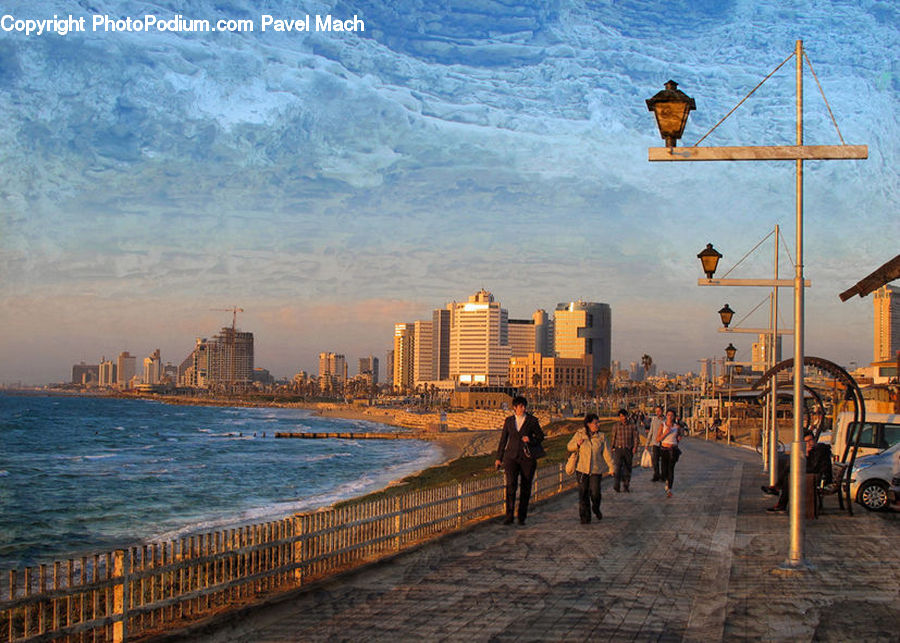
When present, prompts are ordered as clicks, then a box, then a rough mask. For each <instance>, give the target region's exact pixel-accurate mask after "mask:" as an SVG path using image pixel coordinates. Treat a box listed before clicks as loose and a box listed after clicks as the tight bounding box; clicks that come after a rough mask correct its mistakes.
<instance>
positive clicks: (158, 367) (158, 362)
mask: <svg viewBox="0 0 900 643" xmlns="http://www.w3.org/2000/svg"><path fill="white" fill-rule="evenodd" d="M162 368H163V365H162V358H161V357H160V354H159V349H158V348H157V349H156V350H155V351H153V352H152V353H150V355H149V356H147V357H145V358H144V372H143V379H142V381H143V382H144V384H159V382H160V380H162Z"/></svg>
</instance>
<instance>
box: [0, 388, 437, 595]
mask: <svg viewBox="0 0 900 643" xmlns="http://www.w3.org/2000/svg"><path fill="white" fill-rule="evenodd" d="M398 430H402V429H396V428H394V427H390V426H386V425H382V424H377V423H374V422H368V421H362V420H342V419H336V418H324V417H318V416H316V415H314V414H313V412H312V411H309V410H303V409H286V408H245V407H211V406H184V405H178V406H176V405H169V404H164V403H161V402H156V401H149V400H123V399H115V398H106V397H91V396H59V395H36V394H28V395H19V394H5V393H0V572H5V571H6V570H10V569H22V568H24V567H26V566H34V565H37V564H40V563H51V562H53V561H56V560H66V559H68V558H78V557H79V556H82V555H90V554H94V553H105V552H107V551H111V550H113V549H117V548H121V547H127V546H132V545H139V544H142V543H146V542H155V541H160V540H169V539H173V538H178V537H181V536H185V535H188V534H193V533H199V532H205V531H214V530H218V529H225V528H230V527H235V526H237V525H241V524H249V523H254V522H261V521H265V520H271V519H276V518H282V517H285V516H287V515H290V514H292V513H296V512H303V511H307V510H311V509H315V508H318V507H323V506H328V505H331V504H333V503H335V502H337V501H339V500H344V499H347V498H352V497H355V496H359V495H362V494H365V493H368V492H370V491H375V490H378V489H381V488H383V487H385V486H387V485H389V484H390V483H391V482H392V481H395V480H398V479H400V478H403V477H405V476H407V475H409V474H411V473H414V472H416V471H420V470H422V469H424V468H427V467H429V466H432V465H434V464H437V463H439V462H441V461H442V453H441V450H440V448H439V447H438V446H437V445H435V444H433V443H430V442H424V441H420V440H353V439H316V440H298V439H275V433H276V432H283V431H287V432H301V431H309V432H324V431H327V432H335V431H340V432H364V431H379V432H387V431H398ZM3 577H5V576H3Z"/></svg>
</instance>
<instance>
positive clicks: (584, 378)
mask: <svg viewBox="0 0 900 643" xmlns="http://www.w3.org/2000/svg"><path fill="white" fill-rule="evenodd" d="M591 361H592V357H591V356H590V355H583V356H582V357H579V358H566V357H544V356H543V355H541V354H540V353H531V354H529V355H525V356H523V357H512V358H510V360H509V384H510V386H514V387H516V388H519V389H523V388H537V389H541V390H543V391H554V390H555V391H559V392H568V393H574V392H582V391H587V390H590V389H591V381H590V378H589V375H588V371H589V370H590V369H591Z"/></svg>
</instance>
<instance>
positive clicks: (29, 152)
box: [0, 0, 900, 384]
mask: <svg viewBox="0 0 900 643" xmlns="http://www.w3.org/2000/svg"><path fill="white" fill-rule="evenodd" d="M0 13H2V14H3V16H2V20H0V28H2V30H0V87H2V91H0V111H2V113H3V114H4V119H2V121H0V159H2V169H3V171H2V172H0V326H2V328H3V333H2V335H0V384H2V383H7V384H8V383H15V382H21V383H23V384H41V383H46V382H59V381H64V380H68V379H69V378H70V376H71V367H72V365H73V364H77V363H78V362H80V361H85V362H87V363H91V364H96V363H97V362H98V361H99V360H100V358H101V357H102V356H106V357H111V356H114V355H117V354H118V353H119V352H121V351H123V350H127V351H130V352H131V353H132V354H133V355H136V356H137V357H138V358H139V360H140V359H142V358H143V357H145V356H147V355H149V354H150V353H151V352H152V351H153V350H154V349H156V348H159V349H160V350H161V353H162V359H163V361H164V362H172V363H175V364H177V363H180V362H181V361H182V360H183V359H184V358H185V357H186V356H187V355H188V354H189V353H190V351H191V349H192V347H193V344H194V341H195V339H196V338H197V337H210V336H212V335H213V334H215V333H216V332H217V330H218V329H219V328H220V327H222V326H226V325H230V324H231V321H232V314H231V312H228V311H227V310H225V309H229V308H232V307H235V306H236V307H240V308H243V311H244V312H242V313H239V314H238V316H237V325H238V327H240V328H241V329H243V330H245V331H251V332H253V333H254V336H255V351H256V365H257V366H258V367H263V368H267V369H269V370H270V371H271V372H272V374H273V375H275V376H277V377H281V376H290V375H292V374H294V373H296V372H297V371H298V370H306V371H308V372H312V373H315V372H316V371H317V363H318V362H317V355H318V353H319V352H321V351H333V352H338V353H343V354H345V355H346V356H347V358H348V362H349V364H350V371H351V374H354V373H355V371H356V360H357V358H358V357H360V356H364V355H369V354H374V355H375V356H377V357H380V358H382V359H383V358H384V355H385V352H386V351H387V350H389V349H390V348H391V343H392V334H393V324H394V323H395V322H403V321H414V320H416V319H430V316H431V311H432V310H433V309H435V308H439V307H443V306H444V305H446V304H447V303H448V302H451V301H464V300H465V299H466V298H467V297H468V296H469V295H470V294H472V293H475V292H476V291H478V290H479V289H481V288H485V289H487V290H489V291H491V292H492V293H493V294H494V296H495V298H496V299H497V300H499V301H500V302H501V303H502V304H503V306H504V308H506V309H508V310H509V314H510V317H513V318H519V317H521V318H527V317H530V316H531V314H532V312H533V311H534V310H536V309H538V308H543V309H545V310H548V311H551V310H552V309H553V308H555V306H556V304H557V303H559V302H566V301H571V300H577V299H583V300H585V301H599V302H605V303H608V304H609V305H610V306H611V308H612V319H613V336H612V356H613V359H616V360H620V361H621V362H623V363H625V364H627V363H628V362H631V361H640V357H641V355H642V354H644V353H648V354H650V355H651V356H652V357H653V360H654V362H655V363H656V364H657V365H658V368H659V369H662V370H668V371H677V372H686V371H689V370H697V368H698V364H697V362H698V360H700V359H703V358H706V357H711V356H714V357H720V356H721V355H722V354H723V347H724V346H725V345H726V344H727V343H728V342H729V341H732V342H733V343H734V345H735V346H736V347H737V348H738V351H739V352H738V355H737V358H736V359H738V360H741V359H742V358H744V359H748V360H749V357H750V345H751V342H752V341H753V338H752V336H750V335H728V336H726V335H722V334H719V333H718V332H717V330H718V328H719V322H718V316H717V315H716V311H717V310H718V309H719V308H720V307H721V306H722V304H723V303H726V302H727V303H729V304H730V306H731V307H732V308H733V309H734V310H735V311H736V313H737V314H736V317H735V320H736V321H735V323H740V324H741V325H742V326H743V327H761V326H767V325H768V313H767V303H765V302H767V298H768V291H767V290H765V289H757V288H700V287H698V286H697V279H698V278H699V277H702V273H701V270H700V264H699V261H698V260H697V259H696V254H697V253H698V252H699V251H700V250H701V249H702V248H703V247H704V246H705V245H706V243H708V242H711V243H713V244H714V245H715V247H716V248H717V249H718V250H719V251H720V252H721V253H722V254H723V255H724V258H723V260H722V268H721V269H720V272H719V275H721V274H723V272H724V271H727V270H728V269H729V268H730V267H732V266H734V265H735V264H737V263H738V262H739V260H740V259H741V257H743V256H744V255H745V254H746V253H747V252H749V251H750V250H751V249H752V248H753V247H754V246H755V245H756V244H757V243H758V242H759V241H760V240H762V239H763V238H764V237H766V236H767V235H768V234H769V233H770V232H771V231H772V230H773V228H774V226H775V225H776V224H778V225H780V226H781V233H782V236H783V238H784V241H783V243H782V244H781V253H780V258H779V270H780V275H781V276H782V277H789V276H792V275H793V261H794V259H793V257H794V255H795V225H794V212H795V198H796V197H795V172H794V164H793V162H757V163H649V162H648V160H647V148H649V147H658V146H661V145H662V141H661V140H660V139H659V135H658V132H657V130H656V126H655V122H654V119H653V115H652V114H651V113H650V112H648V111H647V107H646V105H645V102H644V101H645V99H647V98H649V97H651V96H653V95H654V94H655V93H656V92H657V91H659V90H661V89H662V87H663V84H664V83H665V82H666V81H667V80H669V79H673V80H675V81H676V82H678V83H679V88H680V89H682V90H683V91H685V93H687V94H688V95H690V96H691V97H693V98H694V99H695V101H696V105H697V110H696V111H695V112H693V113H692V114H691V116H690V118H689V121H688V125H687V130H686V133H685V136H684V140H683V141H682V142H681V144H682V145H693V144H695V143H696V141H697V140H698V139H699V138H700V137H701V136H703V134H705V133H706V132H707V131H709V130H710V129H711V128H712V127H713V126H714V125H715V124H716V122H718V121H719V120H720V119H721V118H722V117H723V116H725V114H726V113H727V112H728V111H729V110H730V109H731V108H732V107H734V106H735V105H736V104H737V103H738V102H739V101H740V100H741V99H742V98H744V97H745V96H746V95H747V93H748V92H749V91H750V90H751V89H753V87H755V86H756V85H757V84H758V83H759V82H760V81H761V80H763V78H764V77H765V76H766V75H767V74H769V73H770V72H771V71H772V70H774V69H775V68H776V67H777V66H778V65H779V64H780V63H782V62H783V61H784V60H785V59H786V58H788V57H789V56H790V55H791V54H792V52H793V50H794V43H795V41H796V40H798V39H800V40H803V42H804V46H805V50H806V55H807V57H808V59H809V61H810V62H811V63H812V66H813V69H814V71H815V73H816V76H817V78H818V81H819V83H821V87H822V90H823V91H824V94H825V97H826V98H827V100H828V104H829V105H830V107H831V110H832V112H833V113H834V117H835V119H836V121H837V124H838V126H839V127H840V132H841V134H842V135H843V138H844V140H845V141H846V142H847V143H850V144H859V145H868V147H869V158H868V159H867V160H854V161H846V160H842V161H813V162H807V163H806V164H805V179H804V208H805V210H804V212H805V214H804V231H805V234H804V264H805V266H804V270H805V276H806V277H807V278H808V279H810V280H811V282H812V288H810V289H808V291H807V295H806V316H807V324H806V353H807V354H808V355H816V356H819V357H824V358H826V359H830V360H832V361H835V362H837V363H839V364H843V365H845V366H846V365H849V364H850V363H851V362H856V363H858V364H860V365H862V364H867V363H868V362H869V361H870V360H871V359H872V326H873V322H872V303H871V297H867V298H859V297H857V298H854V299H853V300H851V301H848V302H846V303H841V302H840V300H839V299H838V293H840V292H841V291H843V290H845V289H846V288H848V287H849V286H851V285H853V284H854V283H855V282H856V281H858V280H859V279H861V278H862V277H864V276H865V275H867V274H868V273H869V272H871V271H872V270H874V269H875V268H877V267H878V266H880V265H881V264H882V263H884V262H885V261H887V260H888V259H890V258H892V257H893V256H895V255H896V254H897V252H898V245H900V244H898V243H897V239H898V238H900V218H898V216H897V210H898V208H897V205H898V186H900V181H898V176H897V167H898V158H897V157H898V141H900V135H898V134H900V132H898V117H897V110H898V86H900V79H898V63H897V56H896V52H897V51H898V49H900V42H898V40H900V36H898V34H900V30H898V29H897V25H898V24H900V15H898V6H897V5H896V4H895V3H892V2H885V1H882V0H860V1H858V2H841V1H831V0H821V1H819V0H810V1H807V2H784V1H780V0H770V1H765V0H764V1H759V0H746V1H743V0H741V1H733V2H728V1H719V0H693V1H688V0H681V1H664V0H658V1H657V0H640V1H638V0H632V1H629V0H606V1H603V0H598V1H591V2H588V1H586V0H542V1H535V2H515V1H514V0H508V1H506V0H505V1H502V2H501V1H500V0H442V1H440V2H439V1H437V0H435V1H429V0H362V1H351V0H338V1H334V0H323V1H321V2H316V1H310V2H306V1H303V0H300V1H279V0H265V1H260V2H251V1H249V0H228V1H226V2H221V1H219V0H215V1H207V0H198V1H192V2H184V1H183V0H157V1H156V2H152V3H151V2H141V1H138V0H132V1H129V2H111V1H108V0H92V1H91V2H87V1H86V0H84V1H79V2H64V1H35V0H29V1H27V2H25V1H14V2H7V3H5V4H4V6H3V7H2V9H0ZM307 14H309V15H310V17H311V18H310V26H311V28H312V30H311V31H309V32H305V31H303V32H298V31H296V30H295V31H291V32H286V31H275V30H274V29H273V28H274V26H275V25H276V23H275V22H274V20H276V19H277V20H296V19H302V18H303V17H304V16H306V15H307ZM54 15H56V16H58V17H60V18H67V17H68V16H70V15H71V16H72V18H73V19H74V21H75V22H76V23H77V21H78V19H80V18H84V19H85V20H84V22H85V30H84V31H83V32H79V31H74V30H70V31H69V32H68V33H66V34H65V35H62V34H61V33H60V31H61V29H60V28H59V26H58V25H56V27H57V29H56V31H55V32H53V31H47V30H46V25H45V30H44V32H43V33H36V32H33V33H26V32H25V29H26V27H27V26H28V25H30V24H33V25H35V26H37V25H39V24H41V23H40V22H35V23H26V22H25V20H26V19H30V20H34V21H42V20H46V19H50V18H53V16H54ZM148 15H149V16H152V18H153V19H155V20H156V24H155V25H151V26H150V28H149V29H148V28H147V26H148V25H147V23H148V22H149V20H147V18H146V16H148ZM328 15H332V16H333V17H335V18H337V19H340V20H352V19H353V17H354V16H356V17H357V18H358V19H359V20H361V21H362V24H363V26H364V30H357V31H341V32H338V31H316V30H315V27H316V16H320V17H321V18H323V19H324V17H325V16H328ZM176 16H181V20H180V21H177V20H176V21H172V19H173V18H174V17H176ZM265 16H270V17H271V19H272V21H273V22H270V23H269V25H268V28H267V29H266V30H265V31H263V30H262V23H263V20H265ZM129 19H130V20H131V22H130V27H131V28H130V30H129V29H128V28H127V27H128V26H129V25H128V23H126V21H127V20H129ZM229 19H231V20H245V21H249V23H252V25H253V27H254V30H253V31H252V32H249V31H246V30H245V31H243V32H235V31H223V30H217V31H215V32H196V31H195V32H191V31H184V30H181V31H178V30H174V31H173V30H171V29H166V30H160V29H159V28H158V26H159V25H160V23H162V24H163V25H164V26H175V27H177V26H178V25H184V24H188V23H189V21H191V20H207V21H209V23H210V24H211V25H212V26H213V27H215V26H216V24H217V23H218V21H220V20H229ZM95 20H99V21H100V22H97V23H95ZM116 21H122V22H121V23H119V24H120V26H125V27H126V28H125V29H121V30H117V31H114V30H111V29H108V28H105V25H110V26H112V27H114V26H115V25H116ZM167 21H168V22H167ZM138 22H140V23H141V25H142V27H143V29H142V30H140V31H139V30H137V25H136V23H138ZM176 23H177V24H176ZM95 24H97V29H96V30H94V25H95ZM245 24H246V23H245ZM281 24H284V23H281ZM51 26H54V25H51ZM223 26H227V25H223ZM795 101H796V97H795V75H794V62H793V60H791V61H790V62H789V63H788V64H786V65H785V66H784V67H783V68H782V69H781V70H780V71H779V72H778V73H776V74H775V75H773V76H772V78H771V79H770V80H768V81H767V82H766V83H765V84H763V85H762V87H761V88H760V89H759V90H758V91H757V92H756V93H755V94H754V95H753V96H752V97H751V98H750V99H749V100H748V101H747V102H745V103H744V104H743V105H742V106H741V107H740V108H739V109H738V110H737V111H735V113H734V114H733V115H732V116H730V117H729V118H728V119H727V120H726V121H725V122H724V123H723V124H722V125H720V126H719V127H718V128H716V129H715V131H714V132H713V133H712V134H711V135H710V137H709V138H707V139H706V140H704V141H703V143H702V144H703V145H711V146H719V145H781V144H787V145H790V144H794V143H795V142H796V141H795ZM804 142H805V143H806V144H809V145H826V144H839V143H840V138H839V136H838V134H837V132H836V130H835V128H834V125H833V123H832V121H831V117H830V116H829V113H828V109H827V108H826V105H825V103H824V102H823V100H822V96H821V94H820V93H819V90H818V87H817V84H816V81H815V79H814V78H813V76H812V75H811V73H810V72H809V69H808V67H807V68H806V72H805V76H804ZM773 269H774V246H773V245H772V243H771V240H769V241H766V242H765V243H763V244H762V245H761V246H760V248H759V249H758V250H757V251H756V252H754V253H752V254H751V255H750V256H749V257H748V258H747V259H746V260H744V261H743V262H741V263H740V264H739V265H738V266H737V267H736V268H735V270H734V272H732V273H731V274H730V275H729V276H730V277H736V278H769V277H771V276H772V274H773ZM781 302H782V305H781V307H780V318H781V321H780V325H782V326H787V325H790V324H791V323H792V316H793V312H792V310H793V309H792V296H791V293H790V291H789V290H783V291H782V296H781ZM759 304H762V306H760V307H759V308H757V310H756V312H755V313H753V314H751V315H750V316H749V317H745V316H746V315H747V313H749V312H750V311H751V310H753V309H754V308H756V307H757V306H758V305H759ZM790 344H791V343H790V341H786V342H785V353H786V356H789V355H790V352H789V351H790V350H791V348H790Z"/></svg>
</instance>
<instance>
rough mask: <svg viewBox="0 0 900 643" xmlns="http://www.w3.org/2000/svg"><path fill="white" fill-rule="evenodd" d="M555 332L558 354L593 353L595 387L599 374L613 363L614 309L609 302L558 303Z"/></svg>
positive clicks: (581, 354)
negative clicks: (611, 358)
mask: <svg viewBox="0 0 900 643" xmlns="http://www.w3.org/2000/svg"><path fill="white" fill-rule="evenodd" d="M553 333H554V334H553V339H554V350H555V352H556V356H557V357H567V358H573V359H574V358H581V357H582V356H584V355H590V356H591V372H590V374H589V375H588V382H590V383H591V384H590V387H591V388H592V389H593V386H594V381H595V379H596V377H597V374H598V373H599V372H600V370H601V369H603V368H609V365H610V353H611V350H612V312H611V310H610V307H609V304H601V303H597V302H593V301H572V302H569V303H561V304H558V305H557V306H556V310H555V311H554V318H553Z"/></svg>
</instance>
